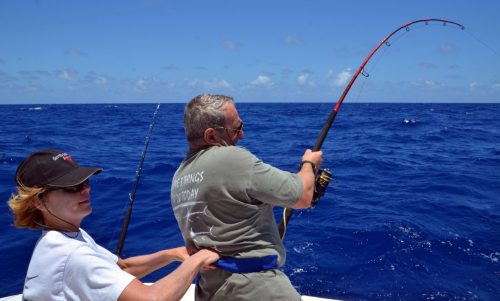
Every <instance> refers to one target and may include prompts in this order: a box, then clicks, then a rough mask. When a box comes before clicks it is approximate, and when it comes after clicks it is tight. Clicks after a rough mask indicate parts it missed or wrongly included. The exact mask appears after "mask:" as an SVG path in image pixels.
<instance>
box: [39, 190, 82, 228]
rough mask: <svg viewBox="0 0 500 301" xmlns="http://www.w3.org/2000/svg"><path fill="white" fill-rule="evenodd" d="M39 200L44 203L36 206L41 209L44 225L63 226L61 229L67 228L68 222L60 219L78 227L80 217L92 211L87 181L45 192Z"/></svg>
mask: <svg viewBox="0 0 500 301" xmlns="http://www.w3.org/2000/svg"><path fill="white" fill-rule="evenodd" d="M41 201H42V202H45V204H42V205H41V206H40V205H39V206H37V207H38V209H40V210H41V211H42V213H43V216H44V219H45V223H46V225H47V226H50V227H54V228H57V229H59V228H60V227H63V229H61V230H65V229H66V228H68V224H66V223H64V222H62V221H61V220H64V221H66V222H69V223H72V224H73V225H75V226H78V227H79V226H80V222H81V221H82V219H83V218H84V217H86V216H87V215H89V214H90V213H91V212H92V207H91V206H90V186H89V185H88V182H84V183H82V184H80V185H77V186H74V187H68V188H60V189H55V190H51V191H49V192H46V193H44V194H43V197H42V200H41ZM47 209H48V210H47ZM54 215H55V216H56V217H57V218H56V217H54ZM69 230H71V231H74V230H75V229H71V228H69Z"/></svg>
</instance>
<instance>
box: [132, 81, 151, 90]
mask: <svg viewBox="0 0 500 301" xmlns="http://www.w3.org/2000/svg"><path fill="white" fill-rule="evenodd" d="M147 85H148V81H147V80H146V79H144V78H139V79H138V80H137V81H136V82H135V87H136V88H138V89H140V90H145V89H146V88H147Z"/></svg>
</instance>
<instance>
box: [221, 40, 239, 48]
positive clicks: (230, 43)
mask: <svg viewBox="0 0 500 301" xmlns="http://www.w3.org/2000/svg"><path fill="white" fill-rule="evenodd" d="M224 46H225V47H226V48H227V49H231V50H236V49H240V48H241V44H239V43H236V42H234V41H225V42H224Z"/></svg>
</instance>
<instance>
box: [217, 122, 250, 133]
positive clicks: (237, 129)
mask: <svg viewBox="0 0 500 301" xmlns="http://www.w3.org/2000/svg"><path fill="white" fill-rule="evenodd" d="M243 124H244V123H243V121H242V122H241V123H240V125H239V126H238V128H236V129H232V128H226V127H223V126H216V128H218V129H222V130H226V131H235V132H236V133H237V134H239V133H240V132H241V131H243Z"/></svg>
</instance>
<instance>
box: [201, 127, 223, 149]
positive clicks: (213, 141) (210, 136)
mask: <svg viewBox="0 0 500 301" xmlns="http://www.w3.org/2000/svg"><path fill="white" fill-rule="evenodd" d="M203 140H204V141H205V143H206V144H208V145H219V144H220V143H219V138H218V137H217V134H216V132H215V129H214V128H208V129H206V130H205V132H204V133H203Z"/></svg>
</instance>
